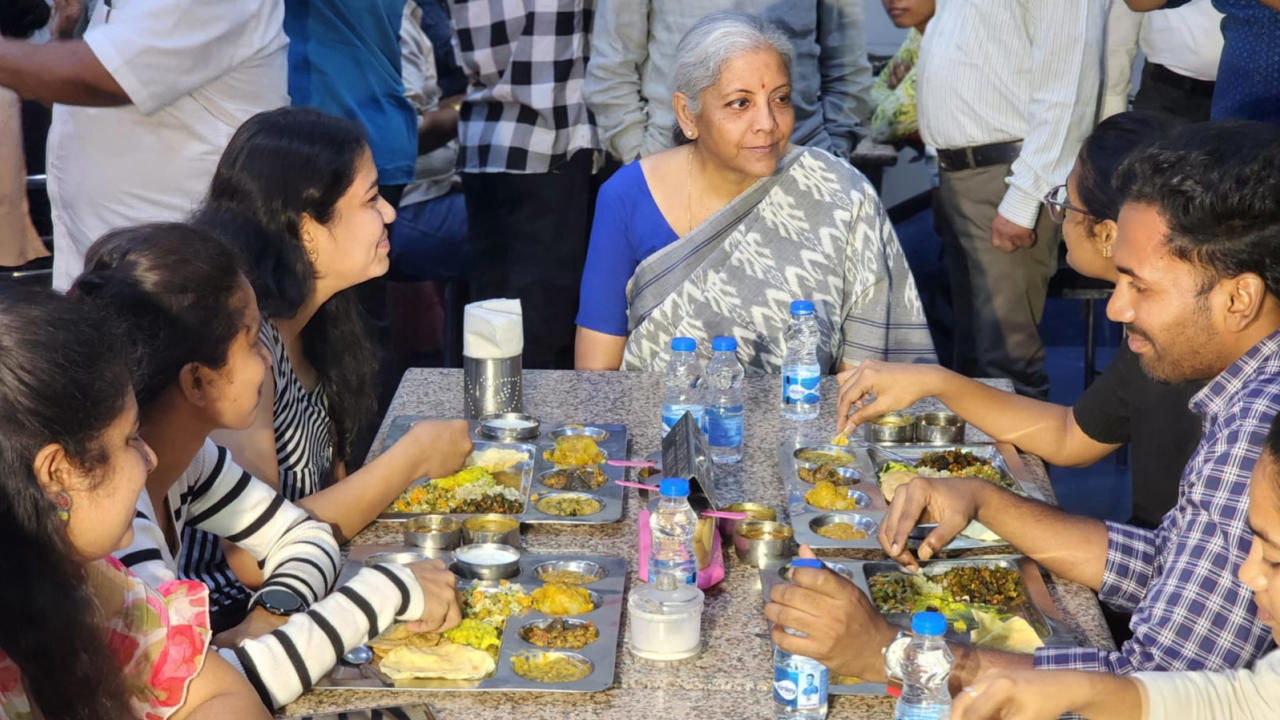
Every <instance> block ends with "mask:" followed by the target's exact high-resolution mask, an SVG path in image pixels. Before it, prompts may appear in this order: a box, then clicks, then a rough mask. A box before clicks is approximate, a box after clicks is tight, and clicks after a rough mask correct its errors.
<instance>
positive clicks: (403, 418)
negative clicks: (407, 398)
mask: <svg viewBox="0 0 1280 720" xmlns="http://www.w3.org/2000/svg"><path fill="white" fill-rule="evenodd" d="M423 417H424V416H420V415H400V416H397V417H395V418H393V419H392V420H391V424H390V425H389V426H388V427H387V439H386V443H385V447H390V446H391V444H392V443H394V442H395V441H396V440H399V439H400V438H401V437H402V436H403V435H404V434H405V432H406V431H408V429H409V426H410V425H412V424H413V423H414V422H415V421H417V420H421V419H423ZM470 425H471V428H472V431H473V433H474V432H475V430H476V429H477V423H475V422H474V421H472V422H471V423H470ZM541 427H542V432H541V434H540V435H539V436H538V437H537V438H536V439H534V440H528V441H523V442H496V441H491V440H482V439H478V438H477V439H476V440H475V447H476V450H482V449H486V448H491V447H507V448H511V449H513V450H519V451H521V452H527V453H528V454H529V457H530V460H529V462H528V463H521V464H520V465H519V466H517V467H518V468H519V470H520V472H521V474H522V481H523V482H522V485H521V490H520V497H521V499H522V500H523V501H524V511H523V512H521V513H518V514H517V515H515V516H514V517H515V518H516V519H518V520H519V521H520V522H524V523H557V524H566V525H603V524H606V523H611V522H617V521H618V520H621V519H622V510H623V508H622V503H623V498H624V496H625V493H624V491H623V488H622V486H620V485H618V484H617V483H616V482H614V481H616V480H622V479H624V477H623V476H624V473H625V469H624V468H621V467H614V466H612V465H609V464H607V463H602V464H601V465H599V466H598V467H599V469H600V471H601V472H603V473H604V476H605V482H604V484H603V485H601V486H600V487H598V488H594V489H591V490H588V491H584V492H581V493H579V492H573V493H571V494H574V495H583V494H585V495H588V496H590V497H591V498H593V499H595V500H596V501H598V502H599V503H600V511H599V512H596V513H593V514H591V515H576V516H565V515H550V514H548V513H545V512H542V511H541V510H539V509H538V501H539V500H542V499H544V498H545V497H546V496H548V495H554V494H558V493H560V492H562V491H560V490H556V489H554V488H549V487H547V486H546V485H544V484H542V478H543V477H544V476H545V475H546V474H547V473H550V472H552V471H554V470H555V469H556V466H555V465H553V464H551V463H549V462H547V461H546V460H545V459H544V458H543V457H542V453H543V451H544V450H547V449H550V448H551V447H552V446H553V445H554V444H555V441H554V439H553V434H554V433H556V431H557V430H560V429H561V428H573V429H574V431H578V430H579V429H581V428H585V429H586V431H587V432H593V433H596V434H602V435H603V436H604V439H603V440H599V441H598V442H597V444H598V445H599V447H600V449H601V450H602V451H603V452H604V454H605V457H606V459H609V458H612V459H617V460H624V459H626V457H627V428H626V426H625V425H612V424H604V423H580V424H578V425H563V424H550V423H542V426H541ZM429 481H430V480H429V478H423V479H422V480H419V481H418V482H429ZM425 514H427V513H396V512H384V513H382V514H381V515H379V516H378V519H379V520H389V521H403V520H408V519H409V518H412V517H417V516H418V515H425ZM455 517H459V518H462V517H466V515H461V514H455Z"/></svg>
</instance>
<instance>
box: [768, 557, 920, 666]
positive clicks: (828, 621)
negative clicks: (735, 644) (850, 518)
mask: <svg viewBox="0 0 1280 720" xmlns="http://www.w3.org/2000/svg"><path fill="white" fill-rule="evenodd" d="M813 556H814V555H813V551H811V550H810V549H809V546H807V545H801V546H800V557H813ZM764 616H765V617H766V618H767V619H768V620H769V621H770V622H772V623H773V630H772V633H771V637H772V640H773V642H774V644H776V645H777V646H778V647H780V648H782V649H783V650H786V651H787V652H790V653H794V654H797V655H804V656H806V657H811V658H813V659H815V660H817V661H819V662H821V663H822V664H823V665H826V666H827V667H828V668H829V669H830V670H831V674H832V675H844V676H855V677H859V678H862V679H864V680H869V681H873V682H874V681H883V680H884V679H885V674H884V658H883V657H882V656H881V654H880V650H881V648H883V647H884V646H885V645H888V644H889V642H890V641H891V640H893V638H894V637H895V636H896V635H897V631H896V630H895V629H894V628H893V627H892V626H891V625H889V623H888V622H887V621H886V620H885V619H884V617H882V616H881V615H880V613H878V612H876V609H875V608H874V607H873V606H872V605H871V601H870V600H869V599H868V598H867V596H866V595H865V594H864V593H863V592H862V591H861V590H859V589H858V588H857V586H855V585H854V584H853V583H851V582H849V581H848V580H846V579H845V578H843V577H841V576H840V575H838V574H836V573H834V572H832V571H830V570H825V569H824V570H815V569H812V568H796V569H795V570H793V571H792V575H791V581H790V582H786V583H780V584H778V585H775V586H774V587H773V589H772V590H771V591H770V593H769V602H768V603H767V604H766V605H765V607H764ZM784 627H786V628H791V629H793V630H796V631H799V632H801V633H804V637H801V636H798V635H792V634H790V633H788V632H786V631H784V630H783V628H784Z"/></svg>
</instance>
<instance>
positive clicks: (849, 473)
mask: <svg viewBox="0 0 1280 720" xmlns="http://www.w3.org/2000/svg"><path fill="white" fill-rule="evenodd" d="M796 465H797V467H796V478H797V479H798V480H800V482H802V483H808V484H810V485H816V484H817V483H816V482H814V479H813V478H814V474H815V473H817V472H818V467H819V466H817V465H812V466H811V465H810V463H805V464H803V465H801V464H800V463H796ZM827 467H829V468H831V472H834V473H835V474H836V475H838V476H839V477H840V479H839V480H832V481H831V482H832V484H834V485H842V486H845V487H848V486H849V485H857V484H858V483H860V482H862V473H860V472H858V471H857V470H855V469H853V468H851V467H838V466H836V465H828V466H827Z"/></svg>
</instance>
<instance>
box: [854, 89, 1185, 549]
mask: <svg viewBox="0 0 1280 720" xmlns="http://www.w3.org/2000/svg"><path fill="white" fill-rule="evenodd" d="M1171 122H1172V121H1171V120H1168V119H1165V118H1163V117H1159V116H1155V115H1151V114H1146V113H1122V114H1119V115H1115V116H1112V117H1110V118H1108V119H1107V120H1104V121H1103V122H1102V123H1101V124H1099V125H1098V126H1097V127H1096V128H1094V131H1093V133H1092V134H1090V135H1089V137H1088V138H1087V139H1086V140H1085V142H1084V144H1083V146H1082V147H1081V149H1080V154H1079V155H1078V156H1077V157H1076V164H1075V167H1074V168H1072V170H1071V174H1070V175H1068V176H1067V181H1066V182H1065V183H1064V184H1062V185H1059V186H1058V187H1056V188H1054V189H1053V190H1051V191H1050V192H1049V193H1048V194H1047V195H1046V196H1045V198H1044V203H1045V206H1046V210H1047V212H1049V214H1050V217H1052V218H1053V220H1055V221H1056V222H1059V223H1061V224H1062V236H1063V239H1064V240H1065V241H1066V244H1067V262H1068V263H1069V264H1070V265H1071V267H1072V268H1074V269H1075V270H1076V271H1077V272H1079V273H1080V274H1082V275H1086V276H1088V277H1091V278H1097V279H1099V280H1106V281H1108V282H1115V280H1116V266H1115V262H1114V261H1113V260H1112V259H1111V247H1112V243H1114V242H1115V237H1116V218H1117V217H1118V216H1119V214H1120V205H1121V204H1122V198H1123V193H1122V192H1119V191H1117V189H1116V188H1114V187H1112V183H1111V181H1112V176H1113V175H1114V174H1115V171H1116V169H1117V168H1118V167H1119V166H1120V165H1121V163H1123V161H1124V160H1125V158H1127V157H1128V156H1129V155H1130V154H1131V153H1132V152H1133V151H1134V150H1136V149H1138V148H1140V147H1142V146H1143V145H1145V144H1148V143H1150V142H1153V141H1155V140H1157V139H1159V138H1160V136H1162V135H1163V134H1164V133H1166V132H1167V131H1168V130H1169V129H1170V128H1171V127H1172V125H1171ZM839 378H840V401H839V405H838V410H837V413H836V417H837V418H839V421H840V423H841V429H846V428H852V427H855V426H857V425H859V424H861V423H863V422H866V421H867V420H870V419H871V418H874V417H877V416H879V415H881V414H883V413H886V412H890V411H893V410H898V409H901V408H904V407H907V406H909V405H911V404H912V403H914V402H916V401H917V400H919V399H920V398H923V397H928V396H934V397H936V398H937V399H938V400H940V401H942V402H943V403H945V404H946V406H947V407H949V408H951V410H952V411H954V412H955V413H957V414H959V415H960V416H962V417H963V418H964V419H965V420H967V421H968V422H969V423H970V424H971V425H973V426H975V427H977V428H979V429H981V430H982V431H983V432H985V433H987V434H988V435H990V436H992V437H993V438H995V439H996V440H997V441H1000V442H1009V443H1013V444H1015V445H1017V446H1018V447H1019V448H1021V449H1022V450H1023V451H1025V452H1029V453H1034V454H1036V455H1039V456H1040V457H1042V458H1044V460H1045V461H1046V462H1048V463H1050V464H1053V465H1061V466H1068V467H1083V466H1086V465H1091V464H1093V463H1095V462H1097V461H1098V460H1101V459H1102V458H1103V457H1105V456H1106V455H1107V454H1108V453H1110V452H1111V451H1113V450H1115V449H1116V448H1118V447H1120V446H1121V445H1124V444H1126V443H1127V444H1128V445H1129V452H1130V464H1131V467H1132V471H1133V517H1132V518H1131V519H1130V524H1134V525H1141V526H1145V527H1150V528H1154V527H1156V526H1157V525H1158V524H1159V523H1160V518H1161V517H1162V516H1163V515H1164V513H1165V512H1166V511H1168V510H1169V509H1170V508H1171V507H1173V505H1174V503H1175V502H1176V501H1177V498H1178V480H1179V478H1180V477H1181V475H1182V468H1183V465H1185V464H1186V461H1187V458H1188V457H1189V456H1190V455H1191V452H1192V451H1193V450H1194V449H1195V446H1196V443H1197V442H1199V439H1200V424H1199V420H1198V419H1197V418H1196V416H1195V415H1194V414H1193V413H1192V412H1191V411H1190V410H1189V409H1188V408H1187V401H1188V400H1189V399H1190V397H1191V395H1192V394H1194V393H1195V391H1196V390H1198V389H1199V386H1198V385H1197V386H1192V385H1185V384H1184V385H1166V384H1162V383H1158V382H1156V381H1155V380H1152V379H1150V378H1148V377H1147V376H1146V375H1144V374H1143V373H1142V370H1141V368H1140V367H1139V366H1138V360H1137V357H1136V356H1135V355H1134V354H1133V353H1132V352H1130V351H1129V349H1128V347H1127V346H1125V344H1124V343H1121V346H1120V349H1119V350H1118V351H1117V354H1116V359H1115V361H1114V362H1112V364H1111V365H1110V366H1109V367H1108V368H1107V369H1106V371H1105V372H1104V373H1103V374H1102V375H1100V376H1099V377H1098V379H1097V380H1095V381H1094V382H1093V384H1092V385H1090V386H1089V387H1088V388H1086V389H1085V391H1084V394H1083V395H1081V397H1080V399H1079V400H1078V401H1077V402H1076V404H1075V405H1074V406H1072V407H1067V406H1064V405H1055V404H1053V403H1048V402H1044V401H1040V400H1035V399H1032V398H1028V397H1022V396H1019V395H1015V394H1013V393H1008V392H1003V391H1000V390H996V389H994V388H991V387H988V386H986V385H983V384H982V383H979V382H976V381H974V380H970V379H969V378H966V377H964V376H962V375H959V374H957V373H954V372H952V371H950V370H947V369H945V368H942V367H939V366H937V365H907V364H889V363H881V362H876V361H871V360H868V361H864V362H862V363H861V364H860V365H858V367H856V368H854V369H852V370H849V371H847V372H844V373H841V374H840V376H839ZM870 394H874V395H875V398H874V400H871V399H870V397H869V396H870ZM850 409H852V410H853V412H852V414H849V411H850Z"/></svg>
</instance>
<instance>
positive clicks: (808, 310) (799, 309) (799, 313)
mask: <svg viewBox="0 0 1280 720" xmlns="http://www.w3.org/2000/svg"><path fill="white" fill-rule="evenodd" d="M812 314H813V303H812V302H809V301H808V300H792V301H791V316H792V317H803V316H805V315H812Z"/></svg>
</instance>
